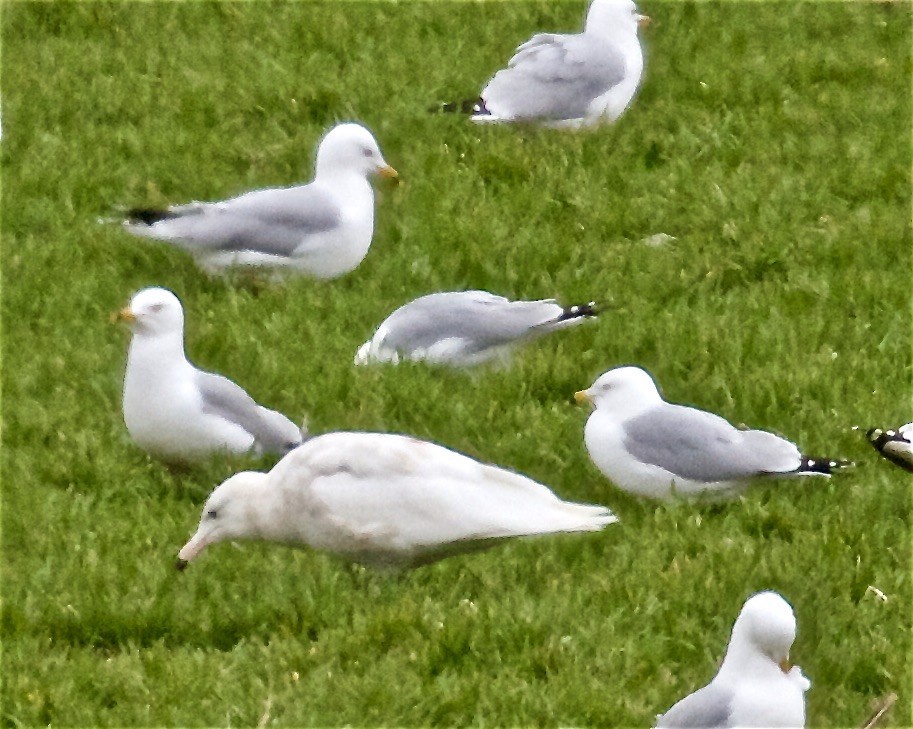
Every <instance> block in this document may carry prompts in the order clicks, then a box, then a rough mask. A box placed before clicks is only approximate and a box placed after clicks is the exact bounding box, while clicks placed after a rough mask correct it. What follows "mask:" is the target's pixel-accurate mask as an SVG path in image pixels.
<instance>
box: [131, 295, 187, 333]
mask: <svg viewBox="0 0 913 729" xmlns="http://www.w3.org/2000/svg"><path fill="white" fill-rule="evenodd" d="M115 318H116V319H119V320H121V321H125V322H127V323H128V324H130V327H131V328H132V329H133V331H134V332H136V333H143V334H152V335H157V334H174V333H175V332H178V333H180V332H182V331H183V329H184V307H182V306H181V301H180V299H178V297H177V296H175V295H174V294H173V293H171V292H170V291H168V290H167V289H160V288H151V289H143V290H142V291H138V292H137V293H136V294H134V295H133V298H132V299H130V303H129V304H128V305H127V306H126V307H125V308H123V309H121V310H120V311H119V312H118V313H117V314H116V315H115Z"/></svg>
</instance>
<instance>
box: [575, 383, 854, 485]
mask: <svg viewBox="0 0 913 729" xmlns="http://www.w3.org/2000/svg"><path fill="white" fill-rule="evenodd" d="M575 398H576V399H577V401H578V402H585V401H588V402H590V403H592V405H593V407H594V410H593V412H592V413H591V414H590V417H589V420H587V424H586V428H585V431H584V440H585V442H586V448H587V451H588V452H589V454H590V457H591V458H592V459H593V462H594V463H595V464H596V466H597V467H598V468H599V470H600V471H602V472H603V473H604V474H605V475H606V476H607V477H608V478H609V479H610V480H611V481H612V482H613V483H614V484H615V485H616V486H618V487H619V488H620V489H623V490H625V491H629V492H631V493H633V494H636V495H638V496H647V497H650V498H655V499H668V498H671V497H672V496H674V495H680V496H693V495H697V494H713V495H714V496H717V497H721V496H731V495H734V494H737V493H738V492H739V491H741V490H743V489H744V488H746V487H747V486H748V485H749V483H750V481H751V479H753V478H755V477H784V476H829V475H830V474H831V472H832V471H835V470H837V469H839V468H843V467H844V466H846V465H850V464H847V463H846V462H843V461H836V460H829V459H818V458H808V457H807V456H804V455H802V453H800V451H799V449H798V448H796V446H795V445H793V444H792V443H790V442H789V441H788V440H786V439H784V438H781V437H780V436H778V435H774V434H773V433H768V432H766V431H763V430H739V429H738V428H736V427H734V426H733V425H732V424H730V423H729V422H727V421H726V420H724V419H723V418H721V417H720V416H719V415H714V414H713V413H708V412H705V411H703V410H698V409H696V408H691V407H685V406H682V405H673V404H671V403H667V402H665V401H664V400H663V399H662V397H661V396H660V394H659V390H658V389H657V388H656V384H655V383H654V382H653V379H652V378H651V377H650V375H649V374H648V373H646V372H645V371H644V370H642V369H640V368H638V367H618V368H616V369H613V370H610V371H608V372H606V373H605V374H603V375H602V376H601V377H599V378H598V379H597V380H596V382H594V383H593V385H592V386H591V387H590V388H589V389H587V390H582V391H580V392H578V393H576V394H575Z"/></svg>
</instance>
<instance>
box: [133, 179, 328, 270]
mask: <svg viewBox="0 0 913 729" xmlns="http://www.w3.org/2000/svg"><path fill="white" fill-rule="evenodd" d="M145 212H146V214H147V217H148V215H149V212H150V211H145ZM340 222H341V214H340V210H339V206H338V205H337V204H336V203H335V202H334V201H333V199H332V198H331V197H330V196H329V194H327V193H326V192H325V191H324V190H321V189H320V188H316V187H314V186H313V184H310V185H303V186H299V187H282V188H272V189H268V190H254V191H253V192H249V193H246V194H244V195H241V196H239V197H235V198H232V199H230V200H226V201H224V202H216V203H191V204H188V205H179V206H175V207H173V208H170V209H169V210H167V211H163V212H161V213H160V216H159V217H158V219H157V220H154V221H153V222H146V223H141V222H128V223H127V229H128V230H130V231H131V232H133V233H136V234H138V235H143V236H147V237H150V238H158V239H161V240H167V241H172V242H174V243H177V244H178V245H181V246H182V247H184V248H186V249H188V250H190V251H191V252H193V251H195V250H200V249H203V250H207V251H225V250H229V251H257V252H259V253H269V254H272V255H278V256H291V255H292V254H293V253H294V252H295V249H296V248H298V247H300V246H301V245H302V244H303V243H304V242H305V240H306V238H307V237H308V236H310V235H314V234H317V233H324V232H327V231H329V230H332V229H334V228H336V227H338V226H339V224H340Z"/></svg>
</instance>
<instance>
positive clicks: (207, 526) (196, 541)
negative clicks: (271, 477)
mask: <svg viewBox="0 0 913 729" xmlns="http://www.w3.org/2000/svg"><path fill="white" fill-rule="evenodd" d="M266 476H267V474H265V473H260V472H259V471H242V472H241V473H236V474H235V475H234V476H232V477H231V478H229V479H227V480H225V481H223V482H222V483H221V484H219V485H218V486H216V488H215V490H214V491H213V492H212V493H211V494H210V495H209V498H208V499H206V505H205V506H203V515H202V516H201V517H200V525H199V526H198V527H197V531H196V534H194V535H193V537H191V539H190V541H189V542H187V544H185V545H184V546H183V548H182V549H181V551H180V552H178V561H177V568H178V569H184V568H185V567H186V566H187V564H188V563H189V562H190V561H191V560H193V559H194V558H195V557H196V556H197V555H199V554H200V552H202V551H203V550H204V549H205V548H206V547H207V546H208V545H210V544H215V543H216V542H222V541H225V540H226V539H256V538H257V536H258V534H257V520H256V510H255V508H254V507H255V503H256V499H257V497H256V494H255V492H256V491H257V489H258V488H259V487H260V486H261V485H262V484H263V482H264V480H265V479H266Z"/></svg>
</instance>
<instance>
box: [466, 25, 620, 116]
mask: <svg viewBox="0 0 913 729" xmlns="http://www.w3.org/2000/svg"><path fill="white" fill-rule="evenodd" d="M624 77H625V60H624V56H623V55H622V54H621V52H619V51H618V49H616V48H613V47H612V46H610V45H608V44H607V43H605V41H601V40H599V39H596V38H593V37H591V36H589V35H587V34H585V33H579V34H576V35H556V34H551V33H539V34H538V35H534V36H533V37H532V38H531V39H530V40H528V41H527V42H526V43H524V44H523V45H521V46H520V47H519V48H518V49H517V52H516V54H515V55H514V57H513V58H511V59H510V62H509V64H508V67H507V68H505V69H503V70H501V71H498V72H497V73H496V74H495V75H494V77H493V78H492V79H491V81H489V82H488V85H487V86H486V87H485V89H484V90H483V91H482V94H481V96H482V99H483V100H484V101H485V105H486V107H487V108H488V109H489V111H491V112H492V113H495V114H497V115H499V116H509V117H512V118H515V119H552V120H556V121H560V120H564V119H579V118H581V117H583V116H585V115H586V112H587V109H588V108H589V105H590V104H591V103H592V102H593V100H594V99H596V98H597V97H598V96H601V95H602V94H604V93H605V92H606V91H608V90H609V89H610V88H612V87H613V86H615V85H617V84H619V83H621V82H622V81H623V80H624Z"/></svg>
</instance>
